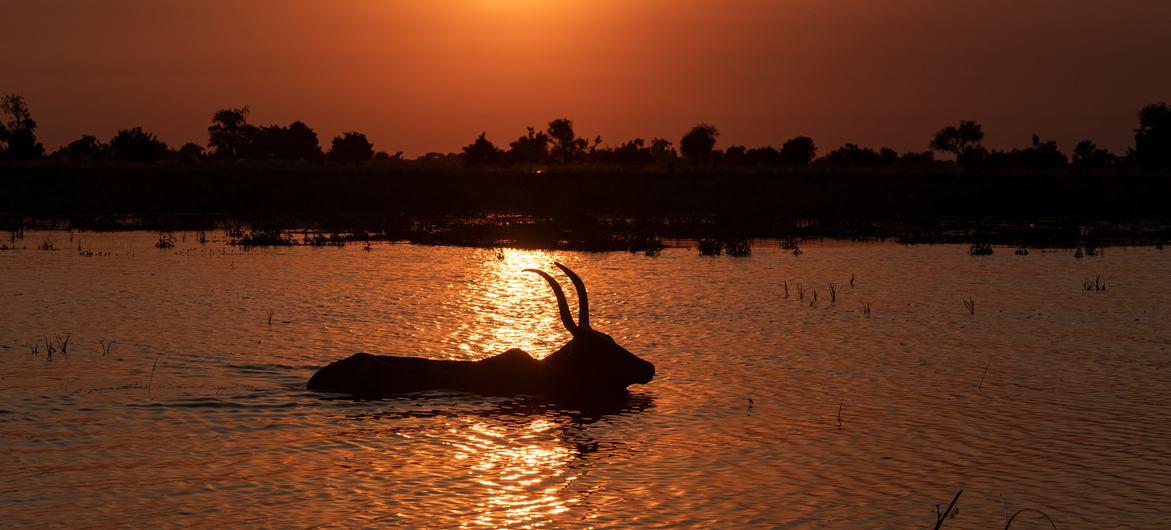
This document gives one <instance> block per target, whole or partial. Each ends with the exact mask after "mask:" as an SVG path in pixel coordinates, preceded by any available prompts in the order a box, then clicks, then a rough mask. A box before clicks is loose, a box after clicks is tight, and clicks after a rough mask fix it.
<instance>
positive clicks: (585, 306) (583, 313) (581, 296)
mask: <svg viewBox="0 0 1171 530" xmlns="http://www.w3.org/2000/svg"><path fill="white" fill-rule="evenodd" d="M553 264H554V265H556V266H557V268H558V269H561V272H564V273H565V275H566V276H568V277H569V281H571V282H573V288H574V289H577V324H578V325H579V326H581V327H583V328H585V329H590V299H589V295H587V294H586V288H585V282H583V281H581V278H580V277H579V276H578V275H577V273H575V272H573V271H572V270H570V269H569V267H566V266H565V265H562V264H560V263H553Z"/></svg>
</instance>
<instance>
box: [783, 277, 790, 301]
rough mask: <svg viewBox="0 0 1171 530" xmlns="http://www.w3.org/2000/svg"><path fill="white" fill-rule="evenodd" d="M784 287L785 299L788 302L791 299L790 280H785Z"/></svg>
mask: <svg viewBox="0 0 1171 530" xmlns="http://www.w3.org/2000/svg"><path fill="white" fill-rule="evenodd" d="M783 285H784V286H785V299H786V300H788V299H789V280H785V281H784V283H783Z"/></svg>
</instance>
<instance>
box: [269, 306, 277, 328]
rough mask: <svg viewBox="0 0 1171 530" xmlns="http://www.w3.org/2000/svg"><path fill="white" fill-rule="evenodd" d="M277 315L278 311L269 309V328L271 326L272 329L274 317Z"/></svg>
mask: <svg viewBox="0 0 1171 530" xmlns="http://www.w3.org/2000/svg"><path fill="white" fill-rule="evenodd" d="M275 314H276V311H274V310H272V309H269V310H268V326H269V327H272V317H273V315H275Z"/></svg>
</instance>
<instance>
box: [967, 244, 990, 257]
mask: <svg viewBox="0 0 1171 530" xmlns="http://www.w3.org/2000/svg"><path fill="white" fill-rule="evenodd" d="M968 255H969V256H991V255H992V245H989V244H987V243H977V244H974V245H972V246H971V247H969V248H968Z"/></svg>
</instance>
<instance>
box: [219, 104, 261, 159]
mask: <svg viewBox="0 0 1171 530" xmlns="http://www.w3.org/2000/svg"><path fill="white" fill-rule="evenodd" d="M248 112H249V109H248V107H240V108H238V109H220V110H218V111H216V113H215V115H214V116H213V117H212V120H211V122H212V123H211V126H210V127H208V128H207V136H208V140H207V147H208V149H210V150H211V153H210V156H212V157H213V158H220V159H226V160H237V159H240V158H245V157H248V156H254V155H255V150H254V148H253V146H254V144H255V142H256V136H257V135H258V133H259V129H257V128H256V127H255V126H253V125H249V124H248Z"/></svg>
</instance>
